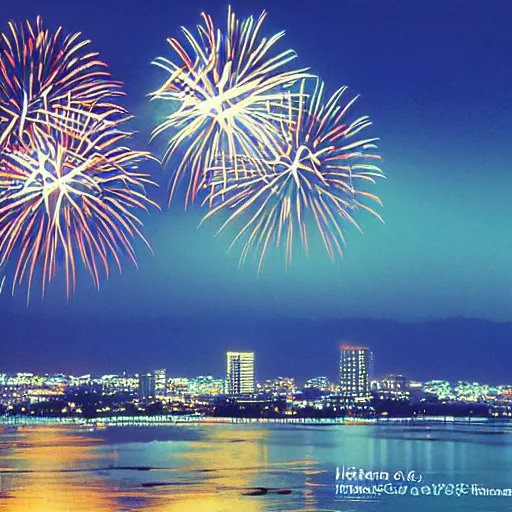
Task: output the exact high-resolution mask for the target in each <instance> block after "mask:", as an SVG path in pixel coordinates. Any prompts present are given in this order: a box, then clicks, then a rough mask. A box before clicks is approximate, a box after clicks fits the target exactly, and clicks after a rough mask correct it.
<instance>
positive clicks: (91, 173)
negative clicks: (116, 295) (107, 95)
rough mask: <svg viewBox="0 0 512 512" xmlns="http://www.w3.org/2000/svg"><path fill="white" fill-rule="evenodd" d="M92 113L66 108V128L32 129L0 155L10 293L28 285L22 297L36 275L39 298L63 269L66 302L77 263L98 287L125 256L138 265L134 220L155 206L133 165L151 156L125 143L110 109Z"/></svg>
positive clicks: (3, 249) (0, 243)
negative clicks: (96, 115) (10, 268)
mask: <svg viewBox="0 0 512 512" xmlns="http://www.w3.org/2000/svg"><path fill="white" fill-rule="evenodd" d="M90 114H91V112H90V110H83V111H80V112H75V110H74V109H65V110H64V111H63V113H62V116H61V118H60V122H61V123H62V127H65V128H66V129H65V130H64V129H59V127H55V126H52V124H51V123H37V124H34V126H33V128H32V130H30V131H29V132H27V133H26V134H25V135H26V139H27V140H26V142H24V143H23V144H22V145H19V146H16V147H14V148H9V149H7V150H5V151H4V152H3V154H1V155H0V265H3V264H4V263H6V262H7V261H9V262H12V261H14V263H15V270H14V277H13V283H12V291H13V293H14V289H15V287H16V286H19V285H21V284H22V283H23V281H24V279H26V282H27V287H28V294H27V295H28V296H27V299H28V298H29V297H30V290H31V287H32V284H33V281H34V280H35V277H36V275H37V274H38V273H39V275H40V277H41V281H42V293H43V296H44V293H45V288H46V286H47V284H48V283H49V282H50V281H51V280H52V279H53V278H54V277H55V275H56V274H57V271H58V270H59V268H60V267H61V266H63V267H64V271H65V275H66V290H67V295H68V297H69V294H70V293H71V292H73V291H74V290H75V286H76V266H77V264H78V262H79V261H80V260H81V261H82V263H83V264H84V265H85V267H86V268H87V270H88V271H89V273H90V275H91V277H92V280H93V282H94V284H95V285H96V287H98V288H99V286H100V276H101V274H102V273H104V274H105V275H106V277H108V276H109V272H110V263H109V261H110V260H114V261H115V263H116V265H117V267H118V268H119V269H120V270H121V258H120V256H121V255H123V254H124V255H126V256H127V257H128V258H129V259H131V260H132V261H133V262H134V263H136V258H135V251H134V249H133V246H132V243H133V241H134V240H135V239H138V238H140V239H142V240H144V241H145V239H144V237H143V235H142V233H141V231H140V227H139V226H140V225H141V224H142V222H141V221H140V219H139V217H138V214H139V213H140V212H141V211H147V210H148V207H149V206H150V205H152V204H153V203H152V201H150V200H149V199H148V198H147V195H146V190H145V187H146V185H150V184H152V182H151V180H150V179H149V177H148V175H146V174H143V173H141V172H140V171H139V170H138V166H139V164H140V163H141V162H144V161H145V160H147V159H148V158H150V155H149V154H148V153H145V152H141V151H133V150H131V149H129V148H128V147H126V146H125V145H124V143H125V141H126V139H127V138H128V137H129V136H130V135H131V134H130V133H128V132H124V131H121V129H120V126H121V124H122V123H123V122H124V121H125V120H126V119H123V118H121V119H119V118H118V115H117V114H118V112H117V110H116V109H113V110H112V112H110V113H108V112H107V113H104V114H103V116H102V119H100V120H96V119H95V118H94V117H93V116H91V115H90ZM62 127H61V128H62ZM145 242H146V241H145ZM146 244H147V242H146ZM148 245H149V244H148Z"/></svg>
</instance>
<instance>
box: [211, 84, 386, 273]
mask: <svg viewBox="0 0 512 512" xmlns="http://www.w3.org/2000/svg"><path fill="white" fill-rule="evenodd" d="M306 82H307V81H306V80H304V81H302V82H301V85H300V90H299V94H298V97H294V96H292V95H290V96H289V97H288V98H287V99H286V100H285V104H286V110H287V112H288V114H287V115H288V121H287V122H283V123H281V135H282V136H281V140H282V141H283V142H282V145H281V148H280V154H279V155H278V157H277V158H266V159H264V160H261V159H257V158H253V157H249V156H245V157H244V158H243V159H242V160H241V162H242V163H241V164H240V166H244V167H245V168H246V169H247V172H246V174H245V177H242V178H240V172H239V171H238V170H237V171H235V170H230V171H228V179H227V182H228V185H227V186H225V185H224V183H225V181H226V180H224V179H223V177H222V176H221V174H222V173H221V172H220V171H221V170H222V167H223V166H222V165H218V166H217V167H215V166H214V167H213V168H212V169H211V173H213V176H214V179H213V181H212V182H211V184H210V187H211V190H212V191H213V192H212V194H213V196H214V198H213V200H215V199H219V198H220V200H219V201H217V203H218V204H217V205H216V206H214V207H213V208H211V209H210V211H209V212H208V213H207V214H206V215H205V217H204V219H203V221H204V220H205V219H207V218H208V217H210V216H212V215H214V214H216V213H218V212H220V211H224V210H227V211H228V218H227V220H226V221H225V223H224V224H223V225H222V227H221V228H220V231H221V230H223V229H224V228H225V227H226V226H227V225H228V224H231V223H232V222H233V221H235V219H238V218H243V219H248V220H247V221H245V220H244V221H243V222H244V225H243V227H242V229H241V230H240V231H239V233H238V235H237V236H236V237H235V239H234V241H233V243H232V244H231V247H232V246H233V245H234V244H235V243H236V242H237V241H238V240H245V244H244V247H243V250H242V255H241V262H243V261H244V260H245V259H246V257H247V255H248V254H249V253H250V252H251V250H254V251H255V252H256V253H259V255H260V257H259V267H258V268H259V269H260V268H261V265H262V263H263V259H264V257H265V254H266V251H267V249H268V247H269V245H270V244H272V243H275V244H276V245H277V246H279V245H281V244H284V246H285V254H286V260H287V261H290V260H291V258H292V253H293V246H294V243H293V242H294V239H295V238H297V237H298V238H299V240H300V242H301V243H302V245H303V247H304V248H305V250H306V252H307V250H308V231H307V228H308V226H309V225H311V224H312V225H313V226H316V229H317V230H318V232H319V233H320V236H321V238H322V240H323V243H324V245H325V248H326V250H327V253H328V254H329V256H330V257H331V258H334V256H335V254H336V253H339V254H340V255H342V247H343V245H344V235H343V230H342V227H341V224H342V222H348V223H350V224H352V225H353V226H355V227H356V228H358V229H359V226H358V224H357V222H356V220H355V219H354V216H355V214H356V213H357V211H358V210H361V209H363V210H367V211H369V212H371V213H372V214H373V215H375V216H376V217H378V218H379V219H381V217H380V216H379V215H378V213H377V212H375V211H374V210H373V209H372V208H371V207H369V206H368V205H366V204H365V203H364V202H363V201H364V200H367V199H369V200H371V201H373V202H376V203H378V204H381V202H380V200H379V198H378V197H377V196H376V195H374V194H372V193H370V192H368V191H367V190H366V185H367V184H370V185H372V184H375V182H376V179H378V178H381V177H384V176H383V173H382V171H381V169H380V168H379V167H378V166H377V163H378V161H379V160H380V156H379V155H378V154H377V153H376V149H377V146H376V145H375V143H376V141H377V140H378V139H375V138H364V137H363V138H361V137H360V132H361V131H363V130H364V129H365V128H367V127H368V126H370V125H371V122H370V120H369V118H368V116H362V117H359V118H357V119H355V120H353V121H348V120H347V118H348V114H349V110H350V108H351V107H352V105H353V103H354V102H355V100H356V99H357V98H353V99H351V100H350V101H348V103H342V100H343V99H344V96H345V91H346V87H343V88H341V89H339V90H338V91H336V92H335V93H334V94H333V95H332V97H331V98H330V99H329V100H328V101H327V102H326V103H323V95H324V85H323V83H322V82H320V81H316V86H315V88H314V90H313V92H312V93H311V94H308V93H307V92H306ZM261 169H264V172H262V173H261V172H259V171H260V170H261ZM255 170H258V172H255ZM235 174H236V176H235ZM207 200H208V201H210V202H212V198H211V197H210V198H207ZM381 220H382V219H381Z"/></svg>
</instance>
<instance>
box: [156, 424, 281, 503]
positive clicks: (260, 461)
mask: <svg viewBox="0 0 512 512" xmlns="http://www.w3.org/2000/svg"><path fill="white" fill-rule="evenodd" d="M219 427H220V428H219ZM268 435H269V431H268V430H267V429H262V428H261V429H260V428H254V429H245V428H244V429H240V428H236V427H234V428H233V427H229V426H225V425H223V426H220V425H211V426H209V427H207V428H206V429H205V436H204V437H203V439H202V440H201V441H195V442H193V443H191V447H190V451H189V452H188V453H186V454H185V455H184V460H183V466H182V469H183V471H187V472H191V473H195V472H197V476H196V478H197V479H198V480H199V479H200V480H201V485H200V486H198V487H199V488H195V486H191V487H190V490H187V489H183V488H180V493H179V494H174V493H172V490H168V491H167V493H165V491H164V492H162V494H161V495H160V496H159V498H160V499H157V500H156V502H155V503H153V506H154V508H151V510H154V511H156V510H158V511H162V512H177V511H179V512H196V511H197V512H215V511H221V510H222V511H225V512H235V511H236V512H238V511H242V510H243V511H244V512H260V511H262V510H263V508H262V505H263V502H262V501H261V500H262V499H265V498H266V496H244V493H249V492H251V491H254V488H255V487H259V486H261V483H259V482H258V476H259V475H261V474H262V473H264V472H265V469H266V467H267V456H268V455H267V448H266V446H265V443H266V441H267V438H268ZM169 492H171V493H172V498H171V497H170V496H169ZM155 497H156V496H155ZM166 497H167V499H165V498H166ZM169 498H170V499H169ZM285 498H286V497H285Z"/></svg>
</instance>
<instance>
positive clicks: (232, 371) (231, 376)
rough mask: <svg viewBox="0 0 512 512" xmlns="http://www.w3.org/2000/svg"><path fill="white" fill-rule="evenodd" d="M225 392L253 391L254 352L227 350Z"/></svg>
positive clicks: (234, 393)
mask: <svg viewBox="0 0 512 512" xmlns="http://www.w3.org/2000/svg"><path fill="white" fill-rule="evenodd" d="M226 386H227V392H228V393H229V394H232V395H237V394H244V393H254V352H228V353H227V372H226Z"/></svg>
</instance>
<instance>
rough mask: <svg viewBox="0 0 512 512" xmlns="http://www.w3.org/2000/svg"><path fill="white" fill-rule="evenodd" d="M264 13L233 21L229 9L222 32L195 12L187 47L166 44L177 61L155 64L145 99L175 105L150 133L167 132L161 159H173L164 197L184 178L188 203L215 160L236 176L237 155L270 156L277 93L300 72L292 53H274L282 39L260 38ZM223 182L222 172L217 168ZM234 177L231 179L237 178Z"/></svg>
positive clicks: (278, 109)
mask: <svg viewBox="0 0 512 512" xmlns="http://www.w3.org/2000/svg"><path fill="white" fill-rule="evenodd" d="M265 17H266V13H265V12H263V13H262V14H261V16H260V17H259V18H258V19H257V20H254V18H253V17H249V18H247V19H245V20H242V21H240V20H238V19H237V18H236V16H235V14H234V13H233V12H232V11H231V9H229V10H228V19H227V29H226V31H225V32H222V31H221V30H218V29H217V30H216V29H215V27H214V24H213V21H212V18H211V17H210V16H209V15H207V14H204V13H203V14H202V18H203V25H198V26H197V34H198V35H197V36H194V35H193V34H192V33H191V32H190V31H188V30H187V29H185V28H183V29H182V31H183V34H184V36H185V40H186V42H187V43H188V45H187V46H186V47H185V46H183V45H182V44H181V43H180V42H179V41H178V40H176V39H168V42H169V44H170V45H171V47H172V48H173V50H174V52H175V54H176V58H175V60H169V59H166V58H163V57H160V58H157V59H156V60H155V61H154V64H156V65H157V66H159V67H160V68H162V69H164V70H165V71H166V72H167V73H168V74H169V78H168V79H167V80H166V82H165V83H164V84H163V85H162V86H161V87H160V88H159V89H158V90H157V91H155V92H154V93H152V94H151V97H152V99H160V100H168V101H171V102H173V103H174V104H175V106H177V108H175V110H174V111H173V112H172V113H171V114H169V115H168V117H167V118H166V119H165V121H164V122H162V123H161V124H160V125H159V126H158V127H157V128H156V129H155V130H154V132H153V138H155V137H157V136H158V135H160V134H161V133H163V132H165V131H167V130H170V131H171V136H170V139H169V142H168V145H167V150H166V152H165V156H164V162H168V161H169V159H170V158H171V157H172V156H176V158H179V159H180V160H181V162H180V163H179V164H178V165H177V167H176V169H175V171H174V173H173V178H172V180H171V192H170V200H171V199H172V197H173V195H174V192H175V189H176V186H177V184H178V183H179V182H180V181H181V179H182V178H183V176H184V174H188V190H187V193H186V198H185V203H186V204H187V203H188V202H189V201H194V200H195V198H196V195H197V193H198V191H199V189H200V183H204V178H205V176H204V173H205V170H206V169H209V168H211V167H212V166H213V165H215V162H218V161H219V158H220V157H223V158H222V161H223V162H228V165H229V167H230V168H231V169H234V171H235V175H236V176H237V172H236V171H237V166H238V162H239V159H238V155H239V154H244V155H252V156H263V155H265V154H267V153H270V154H271V155H273V156H275V157H277V155H278V153H279V148H280V135H281V134H280V133H279V125H281V124H282V123H284V122H286V116H285V112H283V109H282V106H283V102H282V99H283V95H284V94H285V91H286V90H287V89H288V88H289V87H290V86H291V85H293V84H294V83H296V82H297V81H298V80H300V79H302V78H305V77H308V76H310V75H308V74H307V73H306V71H307V70H305V69H300V70H290V69H289V64H290V63H291V62H292V61H293V60H294V59H295V58H296V54H295V53H294V52H293V51H292V50H287V51H284V52H282V53H276V52H274V48H275V45H276V43H277V42H278V41H279V40H280V39H281V38H282V37H283V35H284V32H279V33H277V34H275V35H273V36H272V37H270V38H268V39H267V38H265V37H262V36H261V34H260V32H261V27H262V24H263V22H264V20H265ZM220 171H221V173H222V175H223V179H224V185H227V181H226V180H227V177H228V172H227V170H226V169H220ZM236 176H235V177H236Z"/></svg>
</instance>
